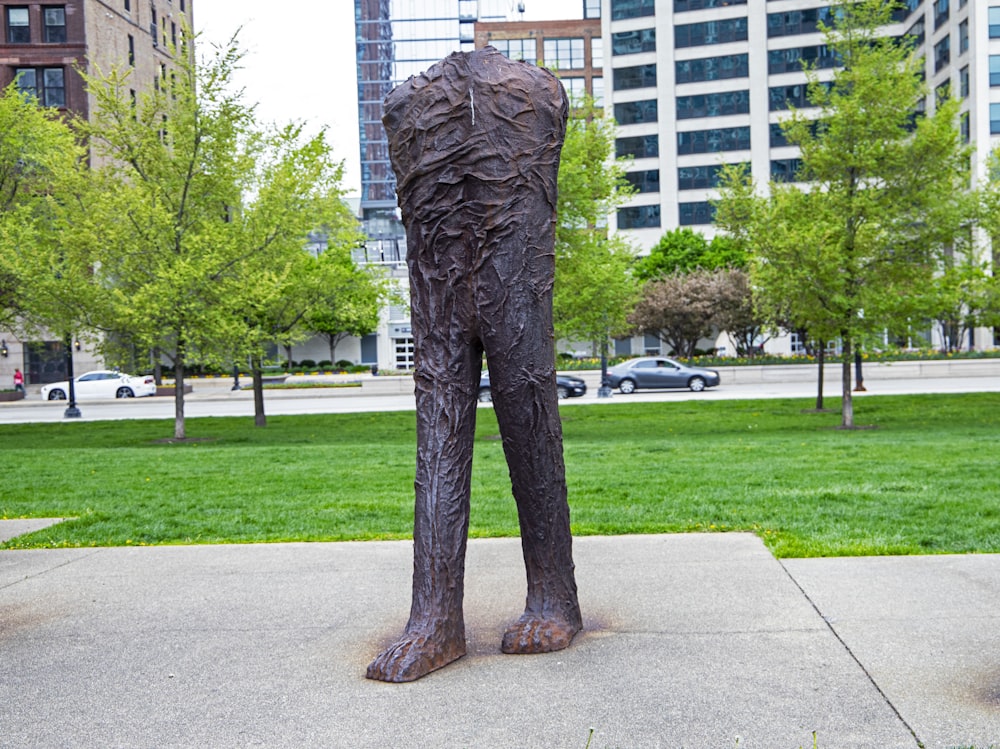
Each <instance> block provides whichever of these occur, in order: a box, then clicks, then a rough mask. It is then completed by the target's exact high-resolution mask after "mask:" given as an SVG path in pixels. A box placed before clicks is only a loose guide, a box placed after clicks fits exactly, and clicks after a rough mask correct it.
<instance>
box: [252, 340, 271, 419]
mask: <svg viewBox="0 0 1000 749" xmlns="http://www.w3.org/2000/svg"><path fill="white" fill-rule="evenodd" d="M250 368H251V369H252V371H253V425H254V426H256V427H266V426H267V416H266V415H265V414H264V377H263V374H262V373H261V371H260V357H258V356H255V357H253V358H252V359H251V360H250Z"/></svg>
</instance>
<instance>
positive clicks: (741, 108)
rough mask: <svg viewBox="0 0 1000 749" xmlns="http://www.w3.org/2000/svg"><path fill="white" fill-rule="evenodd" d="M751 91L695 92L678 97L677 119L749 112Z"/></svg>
mask: <svg viewBox="0 0 1000 749" xmlns="http://www.w3.org/2000/svg"><path fill="white" fill-rule="evenodd" d="M749 113H750V92H749V91H746V90H744V91H724V92H722V93H718V94H695V95H694V96H678V97H677V119H678V120H690V119H693V118H695V117H722V116H724V115H727V114H749Z"/></svg>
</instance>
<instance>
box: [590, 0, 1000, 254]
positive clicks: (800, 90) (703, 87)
mask: <svg viewBox="0 0 1000 749" xmlns="http://www.w3.org/2000/svg"><path fill="white" fill-rule="evenodd" d="M605 3H606V11H605V29H604V31H605V50H606V59H607V61H608V67H609V68H610V69H609V70H608V71H607V72H606V75H607V76H609V78H610V83H611V85H610V87H609V88H610V89H611V91H610V98H611V107H612V110H613V114H614V116H615V119H616V120H617V122H618V124H619V133H618V141H617V151H618V153H619V155H630V156H632V157H633V158H634V163H633V166H632V170H633V172H634V173H638V174H635V175H634V178H633V182H634V183H636V184H639V185H647V186H648V187H647V188H646V189H643V188H640V190H641V191H640V193H639V195H637V196H636V197H635V199H634V200H633V201H632V203H631V205H629V206H627V207H625V208H623V209H622V210H621V211H619V213H618V217H617V219H618V221H617V226H618V228H619V229H622V230H627V231H629V232H630V233H631V234H633V235H634V237H635V238H636V239H637V240H638V241H639V243H640V244H641V245H642V246H643V247H644V248H649V247H651V246H652V245H653V244H655V242H656V241H657V240H658V239H659V237H660V236H661V235H662V233H663V232H664V231H666V230H668V229H672V228H675V227H677V226H694V227H698V228H699V229H700V230H704V231H709V232H710V231H711V226H710V225H711V222H712V210H711V207H710V205H709V202H708V201H709V198H711V197H714V196H715V195H716V194H717V193H716V191H715V189H714V188H715V187H716V185H717V179H718V173H719V169H720V165H721V164H723V163H726V164H736V163H748V164H749V165H750V166H751V169H752V171H753V175H754V178H755V179H756V180H758V181H759V182H767V181H768V180H770V179H776V180H783V179H788V178H791V177H792V176H793V175H794V174H795V172H796V169H797V167H798V161H797V155H798V154H797V150H796V149H795V148H794V147H791V146H789V145H788V144H787V143H786V142H785V140H784V138H783V136H782V133H781V128H780V127H779V126H778V123H779V121H780V120H781V119H783V118H784V117H786V116H787V111H788V108H789V106H790V105H794V106H795V107H797V108H808V107H809V102H808V100H807V98H806V85H805V84H806V76H805V73H804V72H803V68H802V64H803V62H808V63H810V64H811V65H812V66H813V67H814V69H815V70H817V72H818V75H819V76H820V77H821V78H823V77H831V76H832V72H833V67H834V65H835V60H834V58H833V56H832V54H831V53H830V50H829V49H827V47H826V46H825V45H824V43H823V36H822V33H821V32H820V30H819V28H818V24H819V23H820V22H826V23H827V24H829V23H830V22H831V21H832V17H831V8H830V3H829V0H670V2H654V0H605ZM886 33H888V34H894V35H900V34H904V33H906V34H909V35H911V36H913V37H914V38H915V39H916V40H917V41H918V45H919V50H918V53H919V54H921V55H922V56H923V57H924V59H925V60H926V66H927V67H926V75H927V81H928V83H929V84H930V87H931V90H932V94H931V96H930V97H929V101H928V102H927V107H928V108H929V109H930V108H932V107H933V106H934V98H935V97H934V92H941V91H943V90H944V88H945V87H948V88H949V90H950V91H951V93H952V95H953V96H954V95H957V96H959V97H961V99H962V107H961V109H962V120H961V128H962V134H963V137H964V138H965V139H966V140H967V141H968V142H972V143H974V144H975V146H976V157H975V158H976V167H977V170H976V171H977V174H980V175H981V174H982V164H983V160H984V158H985V156H986V155H987V154H988V153H989V152H990V150H991V148H992V147H993V145H995V141H996V138H997V136H998V135H1000V0H973V1H970V0H908V3H907V5H906V7H904V8H902V9H901V10H899V11H897V12H896V14H895V16H894V23H893V26H892V27H891V28H889V29H887V30H886ZM991 52H992V54H991ZM994 79H995V80H994ZM640 175H645V176H643V178H639V177H640ZM650 175H654V176H653V177H650Z"/></svg>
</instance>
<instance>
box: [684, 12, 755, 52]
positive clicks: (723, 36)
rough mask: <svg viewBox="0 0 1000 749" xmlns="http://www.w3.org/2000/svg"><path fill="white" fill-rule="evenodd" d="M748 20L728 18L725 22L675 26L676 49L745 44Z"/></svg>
mask: <svg viewBox="0 0 1000 749" xmlns="http://www.w3.org/2000/svg"><path fill="white" fill-rule="evenodd" d="M746 40H747V19H746V18H727V19H725V20H723V21H706V22H705V23H689V24H684V25H681V26H674V47H675V48H677V49H681V48H684V47H700V46H703V45H707V44H725V43H726V42H745V41H746Z"/></svg>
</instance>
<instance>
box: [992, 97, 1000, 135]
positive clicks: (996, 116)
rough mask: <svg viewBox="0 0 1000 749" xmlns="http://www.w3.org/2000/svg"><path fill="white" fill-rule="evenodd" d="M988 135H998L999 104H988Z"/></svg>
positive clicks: (999, 130)
mask: <svg viewBox="0 0 1000 749" xmlns="http://www.w3.org/2000/svg"><path fill="white" fill-rule="evenodd" d="M990 135H1000V104H990Z"/></svg>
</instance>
